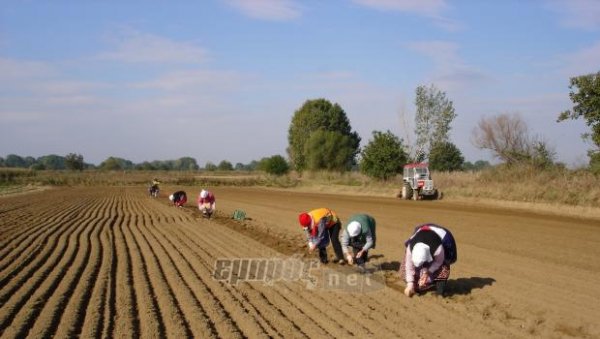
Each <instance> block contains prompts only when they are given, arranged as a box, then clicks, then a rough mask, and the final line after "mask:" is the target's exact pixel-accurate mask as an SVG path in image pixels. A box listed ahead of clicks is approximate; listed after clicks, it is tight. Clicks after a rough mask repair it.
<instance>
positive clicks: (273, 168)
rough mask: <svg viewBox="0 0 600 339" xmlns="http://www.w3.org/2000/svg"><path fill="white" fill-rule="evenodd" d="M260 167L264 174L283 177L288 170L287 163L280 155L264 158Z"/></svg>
mask: <svg viewBox="0 0 600 339" xmlns="http://www.w3.org/2000/svg"><path fill="white" fill-rule="evenodd" d="M261 167H262V168H263V170H264V171H265V172H267V173H269V174H274V175H283V174H286V173H288V172H289V170H290V166H289V164H288V162H287V161H286V160H285V158H284V157H282V156H281V155H274V156H272V157H270V158H266V159H265V161H264V164H262V165H261Z"/></svg>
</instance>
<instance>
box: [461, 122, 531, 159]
mask: <svg viewBox="0 0 600 339" xmlns="http://www.w3.org/2000/svg"><path fill="white" fill-rule="evenodd" d="M528 133H529V132H528V128H527V124H526V123H525V121H523V119H522V118H521V116H519V115H518V114H512V115H511V114H506V113H502V114H498V115H494V116H491V117H482V118H481V119H480V120H479V122H478V123H477V127H475V128H474V129H473V133H472V142H473V144H474V145H475V146H476V147H478V148H480V149H487V150H490V151H491V152H492V153H493V155H494V156H495V157H496V158H498V159H500V160H501V161H503V162H505V163H507V164H515V163H519V162H522V161H524V160H525V159H527V158H528V155H529V152H530V149H529V147H530V144H529V134H528Z"/></svg>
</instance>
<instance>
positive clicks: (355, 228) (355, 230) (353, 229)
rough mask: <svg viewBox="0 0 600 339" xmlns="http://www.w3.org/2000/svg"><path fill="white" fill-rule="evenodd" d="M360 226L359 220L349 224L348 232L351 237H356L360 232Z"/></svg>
mask: <svg viewBox="0 0 600 339" xmlns="http://www.w3.org/2000/svg"><path fill="white" fill-rule="evenodd" d="M360 228H361V226H360V223H359V222H358V221H352V222H351V223H349V224H348V234H350V236H351V237H355V236H357V235H359V234H360Z"/></svg>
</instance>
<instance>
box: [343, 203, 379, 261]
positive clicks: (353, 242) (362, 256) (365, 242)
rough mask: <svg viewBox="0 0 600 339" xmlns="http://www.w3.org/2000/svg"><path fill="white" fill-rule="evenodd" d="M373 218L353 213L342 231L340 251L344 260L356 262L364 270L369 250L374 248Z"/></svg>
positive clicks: (374, 223)
mask: <svg viewBox="0 0 600 339" xmlns="http://www.w3.org/2000/svg"><path fill="white" fill-rule="evenodd" d="M375 225H376V222H375V219H374V218H373V217H372V216H370V215H368V214H355V215H353V216H351V217H350V220H349V222H348V225H346V227H345V228H344V231H343V232H342V251H343V252H344V255H346V261H348V264H350V265H352V264H354V262H356V265H358V267H359V268H361V269H362V270H364V268H365V263H366V262H367V261H368V259H369V250H370V249H372V248H375Z"/></svg>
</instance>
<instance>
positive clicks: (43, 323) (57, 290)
mask: <svg viewBox="0 0 600 339" xmlns="http://www.w3.org/2000/svg"><path fill="white" fill-rule="evenodd" d="M81 214H82V213H80V214H79V215H80V217H83V216H82V215H81ZM75 223H77V224H78V226H77V227H78V229H81V230H82V231H81V232H80V235H79V236H78V237H77V238H76V239H77V240H76V243H77V247H76V248H75V250H74V252H73V255H74V260H73V261H71V262H70V263H69V265H68V266H67V267H66V271H65V273H64V275H63V277H62V279H60V281H59V282H58V283H57V284H56V286H55V287H54V288H53V291H52V294H51V295H50V296H49V297H48V299H47V301H46V303H45V305H44V307H43V308H42V310H41V314H40V316H39V317H38V319H37V320H36V321H35V323H34V325H33V327H32V328H31V330H30V331H29V335H32V336H34V337H53V336H54V334H55V333H56V329H57V328H58V325H59V324H60V321H61V318H62V317H63V315H64V314H65V313H64V312H65V309H66V307H67V306H68V304H69V301H70V299H71V297H72V296H73V293H74V291H75V288H76V287H77V285H78V283H80V282H81V277H82V276H83V274H84V272H85V271H86V268H87V265H88V262H89V259H90V255H91V248H90V245H91V244H90V236H91V234H92V233H93V232H94V231H95V230H96V229H97V228H98V225H97V224H96V225H92V221H91V220H89V219H87V220H76V221H75Z"/></svg>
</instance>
